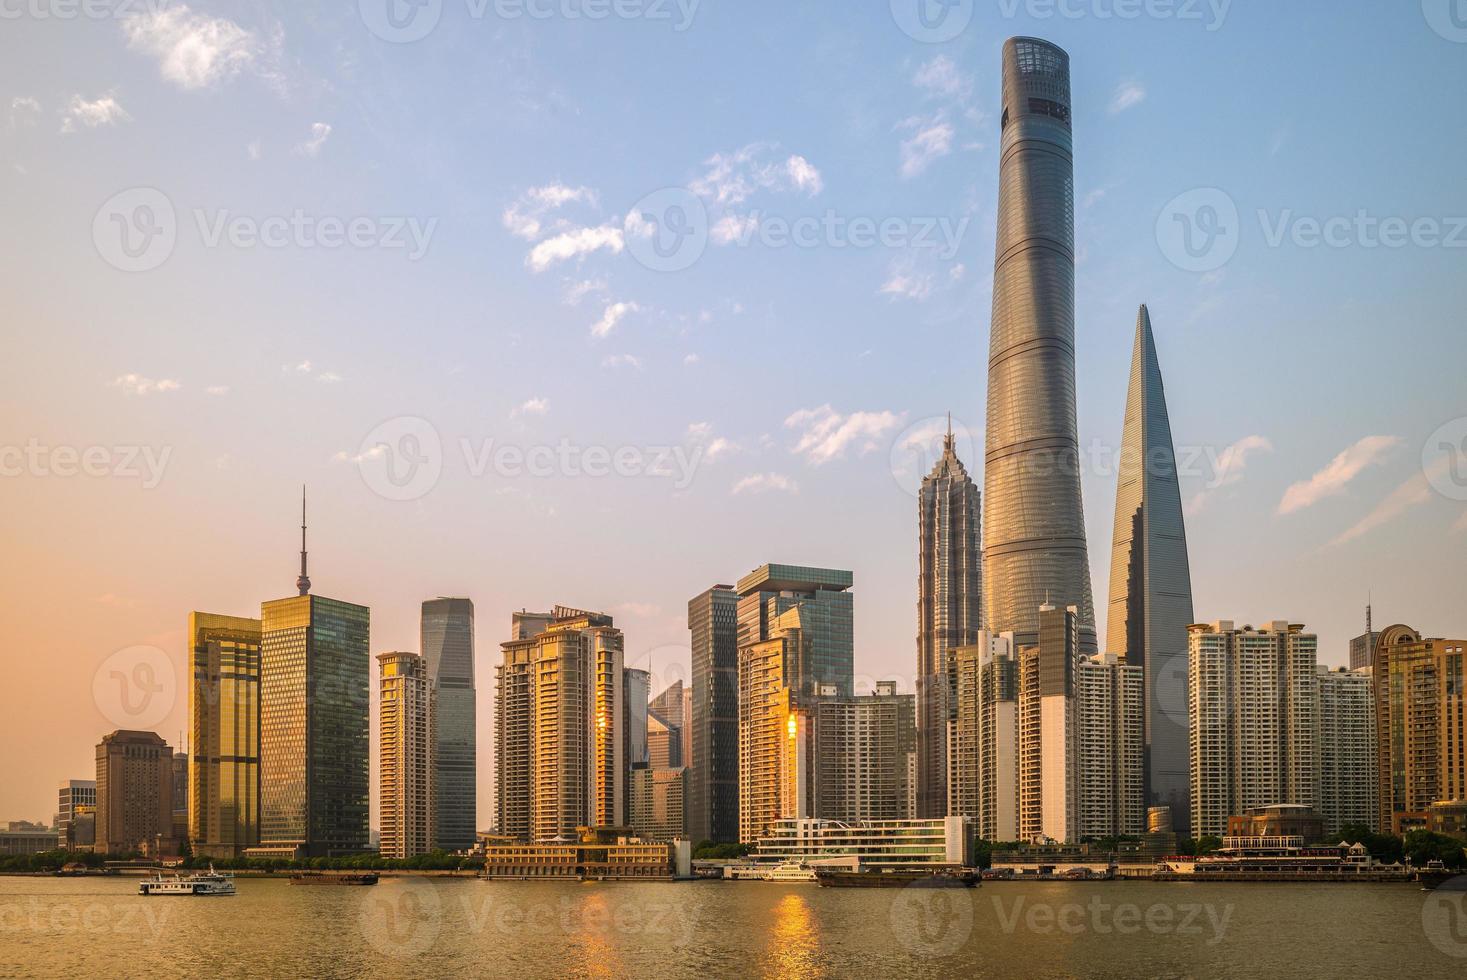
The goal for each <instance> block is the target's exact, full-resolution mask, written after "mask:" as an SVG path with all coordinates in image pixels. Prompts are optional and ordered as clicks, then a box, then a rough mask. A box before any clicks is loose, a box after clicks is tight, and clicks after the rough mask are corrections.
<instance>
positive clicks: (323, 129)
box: [295, 122, 331, 157]
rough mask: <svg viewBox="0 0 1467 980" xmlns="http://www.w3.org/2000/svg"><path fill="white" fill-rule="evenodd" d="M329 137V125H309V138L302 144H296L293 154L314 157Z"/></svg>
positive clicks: (319, 123)
mask: <svg viewBox="0 0 1467 980" xmlns="http://www.w3.org/2000/svg"><path fill="white" fill-rule="evenodd" d="M330 137H331V124H330V123H323V122H318V123H311V136H310V138H309V139H307V140H306V141H305V142H304V143H297V144H296V146H295V152H296V153H298V154H300V155H301V156H303V157H314V156H316V155H318V154H319V153H320V152H321V147H322V146H324V145H325V144H326V140H327V139H329V138H330Z"/></svg>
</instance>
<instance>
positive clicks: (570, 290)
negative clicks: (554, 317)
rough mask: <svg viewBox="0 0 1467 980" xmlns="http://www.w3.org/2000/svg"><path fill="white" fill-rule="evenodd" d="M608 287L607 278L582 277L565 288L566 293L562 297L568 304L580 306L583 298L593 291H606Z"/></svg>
mask: <svg viewBox="0 0 1467 980" xmlns="http://www.w3.org/2000/svg"><path fill="white" fill-rule="evenodd" d="M606 287H607V283H606V280H605V279H582V280H580V281H579V282H573V283H571V284H570V285H569V286H567V287H566V288H565V295H564V296H563V297H562V298H563V299H564V301H565V305H567V306H579V305H580V304H581V300H583V299H585V298H586V297H587V296H590V295H591V294H593V293H604V292H606Z"/></svg>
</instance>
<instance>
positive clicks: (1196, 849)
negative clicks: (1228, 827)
mask: <svg viewBox="0 0 1467 980" xmlns="http://www.w3.org/2000/svg"><path fill="white" fill-rule="evenodd" d="M1220 847H1222V838H1221V837H1213V836H1212V835H1210V834H1205V835H1203V836H1202V837H1187V838H1184V839H1183V840H1181V841H1179V842H1178V843H1177V849H1178V850H1180V851H1181V852H1182V855H1183V856H1186V857H1203V856H1205V855H1208V854H1211V853H1213V852H1214V851H1216V850H1217V849H1218V848H1220Z"/></svg>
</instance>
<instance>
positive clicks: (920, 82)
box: [912, 54, 973, 99]
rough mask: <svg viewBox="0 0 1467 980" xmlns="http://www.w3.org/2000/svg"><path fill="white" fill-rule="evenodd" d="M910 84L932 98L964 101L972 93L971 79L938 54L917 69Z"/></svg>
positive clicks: (949, 60)
mask: <svg viewBox="0 0 1467 980" xmlns="http://www.w3.org/2000/svg"><path fill="white" fill-rule="evenodd" d="M912 84H913V85H915V86H917V87H918V88H919V89H923V90H924V91H926V92H928V93H930V94H931V95H934V96H941V97H943V98H948V99H966V98H968V96H969V95H970V94H971V93H972V91H973V78H972V76H970V75H965V74H963V73H962V72H960V71H959V70H958V66H957V63H956V62H954V61H953V60H952V59H951V58H949V57H948V56H947V55H945V54H940V55H938V56H937V57H935V58H933V59H932V60H931V61H929V62H927V63H926V64H924V65H922V67H920V68H918V69H917V74H915V75H914V76H912Z"/></svg>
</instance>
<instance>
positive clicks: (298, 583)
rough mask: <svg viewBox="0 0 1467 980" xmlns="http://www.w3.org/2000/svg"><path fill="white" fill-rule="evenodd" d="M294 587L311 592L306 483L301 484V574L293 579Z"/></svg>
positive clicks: (302, 592)
mask: <svg viewBox="0 0 1467 980" xmlns="http://www.w3.org/2000/svg"><path fill="white" fill-rule="evenodd" d="M295 587H296V590H297V591H298V592H300V594H301V595H309V594H310V592H311V577H310V576H309V575H307V574H306V485H305V484H304V483H302V484H301V575H300V578H298V579H296V580H295Z"/></svg>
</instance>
